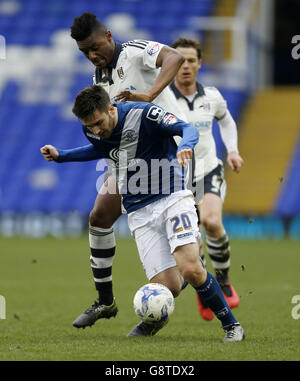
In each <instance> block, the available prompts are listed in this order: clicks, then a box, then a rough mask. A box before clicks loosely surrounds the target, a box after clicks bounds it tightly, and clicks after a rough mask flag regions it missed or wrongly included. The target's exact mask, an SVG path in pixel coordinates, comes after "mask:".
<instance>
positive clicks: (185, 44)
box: [172, 37, 202, 60]
mask: <svg viewBox="0 0 300 381" xmlns="http://www.w3.org/2000/svg"><path fill="white" fill-rule="evenodd" d="M172 48H174V49H176V48H194V49H195V50H196V51H197V56H198V58H199V60H200V59H201V58H202V50H201V45H200V42H199V41H197V40H195V39H193V38H183V37H182V38H178V39H177V40H176V41H174V42H173V43H172Z"/></svg>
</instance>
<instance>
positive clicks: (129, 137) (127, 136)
mask: <svg viewBox="0 0 300 381" xmlns="http://www.w3.org/2000/svg"><path fill="white" fill-rule="evenodd" d="M136 137H137V134H136V132H135V131H134V130H127V131H126V132H125V133H124V135H123V139H124V140H125V141H126V142H128V143H132V142H134V141H135V139H136Z"/></svg>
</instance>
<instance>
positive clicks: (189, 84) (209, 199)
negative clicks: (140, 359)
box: [170, 38, 243, 320]
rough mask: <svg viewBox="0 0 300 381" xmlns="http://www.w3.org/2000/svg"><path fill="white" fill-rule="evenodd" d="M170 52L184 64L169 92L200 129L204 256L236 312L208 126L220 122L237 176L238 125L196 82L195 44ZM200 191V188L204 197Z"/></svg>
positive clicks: (197, 169) (215, 94)
mask: <svg viewBox="0 0 300 381" xmlns="http://www.w3.org/2000/svg"><path fill="white" fill-rule="evenodd" d="M172 47H173V48H174V49H177V50H178V51H179V52H180V53H181V54H183V55H184V57H185V61H184V63H183V65H182V66H181V68H180V69H179V71H178V73H177V75H176V77H175V80H174V82H173V83H172V84H171V86H170V87H171V89H172V90H173V92H174V94H175V96H176V98H177V102H178V104H179V105H180V107H181V109H182V111H183V112H184V113H185V115H186V120H188V122H189V123H192V124H193V125H194V126H196V127H197V128H198V131H199V135H200V137H199V142H198V144H197V145H196V146H195V148H194V161H195V164H194V182H195V184H194V185H195V189H196V190H198V193H199V194H198V195H197V194H196V195H195V197H196V203H197V208H198V212H199V216H200V222H201V225H202V226H203V228H204V230H205V233H206V247H207V253H208V255H209V257H210V259H211V263H212V265H213V267H214V269H215V272H216V279H217V280H218V282H219V284H220V286H221V288H222V291H223V293H224V295H225V298H226V299H227V302H228V304H229V306H230V307H231V308H234V307H237V306H238V305H239V302H240V300H239V296H238V294H237V292H236V291H235V289H234V287H233V286H232V284H231V283H230V282H229V278H228V271H229V267H230V245H229V238H228V235H227V234H226V231H225V228H224V226H223V223H222V208H223V201H224V198H225V193H226V182H225V179H224V168H223V163H222V161H221V160H219V159H218V157H217V154H216V144H215V141H214V138H213V134H212V124H213V119H216V120H217V121H218V124H219V126H220V133H221V137H222V140H223V142H224V144H225V147H226V149H227V163H228V165H229V167H230V168H231V169H232V170H233V171H235V172H236V173H239V172H240V170H241V168H242V165H243V159H242V158H241V156H240V155H239V151H238V139H237V128H236V123H235V121H234V120H233V118H232V116H231V114H230V112H229V110H228V108H227V104H226V101H225V100H224V98H223V97H222V95H221V94H220V92H219V91H218V90H217V89H216V88H215V87H203V86H202V85H201V84H200V83H199V82H197V75H198V71H199V69H200V68H201V62H202V61H201V59H202V53H201V46H200V43H199V42H198V41H196V40H194V39H186V38H179V39H178V40H176V41H174V42H173V44H172ZM201 186H202V188H204V192H202V194H201ZM195 189H194V190H195ZM199 190H200V191H199ZM203 193H204V194H203ZM200 256H201V258H202V260H203V262H204V264H205V256H204V250H203V245H201V247H200ZM197 300H198V309H199V312H200V314H201V316H202V317H203V318H204V319H206V320H212V319H213V317H214V314H213V312H212V311H211V310H210V309H209V308H208V307H207V305H205V303H203V302H202V301H201V299H200V297H199V295H198V294H197Z"/></svg>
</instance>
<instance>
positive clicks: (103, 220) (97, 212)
mask: <svg viewBox="0 0 300 381" xmlns="http://www.w3.org/2000/svg"><path fill="white" fill-rule="evenodd" d="M89 222H90V225H91V226H96V227H98V228H102V229H109V228H110V227H111V226H112V222H111V219H110V217H109V214H108V213H105V211H104V210H102V209H100V208H99V209H95V208H94V209H93V210H92V211H91V212H90V217H89Z"/></svg>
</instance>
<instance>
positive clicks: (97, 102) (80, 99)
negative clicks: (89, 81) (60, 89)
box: [72, 85, 110, 120]
mask: <svg viewBox="0 0 300 381" xmlns="http://www.w3.org/2000/svg"><path fill="white" fill-rule="evenodd" d="M109 104H110V99H109V96H108V94H107V92H106V91H105V90H104V88H103V87H102V86H100V85H92V86H89V87H86V88H85V89H84V90H81V91H80V93H79V94H77V96H76V99H75V102H74V106H73V109H72V112H73V114H74V115H76V116H77V118H79V119H81V120H83V119H85V118H87V117H89V116H91V115H93V113H94V112H95V111H96V110H99V111H101V112H105V113H108V105H109Z"/></svg>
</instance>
